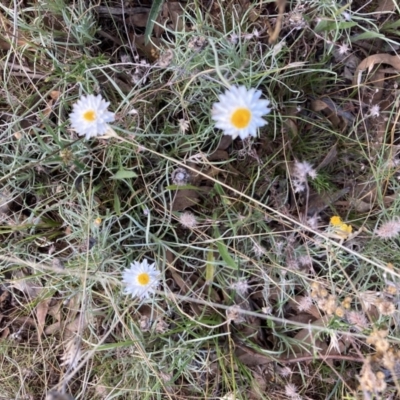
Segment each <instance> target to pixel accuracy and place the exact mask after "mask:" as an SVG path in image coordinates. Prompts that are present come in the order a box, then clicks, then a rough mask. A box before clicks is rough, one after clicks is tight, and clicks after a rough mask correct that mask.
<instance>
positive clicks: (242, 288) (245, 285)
mask: <svg viewBox="0 0 400 400" xmlns="http://www.w3.org/2000/svg"><path fill="white" fill-rule="evenodd" d="M230 288H231V289H233V290H236V292H237V293H238V294H240V295H241V296H245V295H246V294H247V293H248V291H249V289H250V285H249V281H248V280H247V279H241V280H239V281H237V282H233V283H232V284H231V285H230Z"/></svg>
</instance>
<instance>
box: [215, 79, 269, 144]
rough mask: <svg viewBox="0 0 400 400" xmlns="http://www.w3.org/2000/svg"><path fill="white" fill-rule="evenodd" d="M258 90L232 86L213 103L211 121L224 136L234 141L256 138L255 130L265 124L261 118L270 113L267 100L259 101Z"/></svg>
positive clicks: (259, 93)
mask: <svg viewBox="0 0 400 400" xmlns="http://www.w3.org/2000/svg"><path fill="white" fill-rule="evenodd" d="M261 95H262V93H261V91H260V90H255V89H250V90H247V89H246V88H245V87H244V86H232V87H231V88H230V89H228V90H226V91H225V93H224V94H221V95H219V96H218V99H219V102H218V103H214V105H213V109H212V119H213V120H214V121H215V122H216V124H215V126H216V127H217V128H219V129H222V130H223V131H224V134H225V135H230V136H232V138H233V139H236V138H237V137H238V136H240V138H241V139H246V138H247V137H249V136H257V129H258V128H261V127H262V126H264V125H266V124H267V121H265V120H264V119H263V118H262V116H264V115H267V114H269V113H270V112H271V109H270V108H268V105H269V103H270V101H269V100H261V99H260V97H261Z"/></svg>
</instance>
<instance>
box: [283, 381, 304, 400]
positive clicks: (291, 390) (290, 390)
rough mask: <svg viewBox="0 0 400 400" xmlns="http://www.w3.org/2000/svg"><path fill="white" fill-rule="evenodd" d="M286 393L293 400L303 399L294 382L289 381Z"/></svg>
mask: <svg viewBox="0 0 400 400" xmlns="http://www.w3.org/2000/svg"><path fill="white" fill-rule="evenodd" d="M285 394H286V396H287V397H288V398H289V399H291V400H299V399H301V397H300V395H299V394H298V389H297V386H296V385H294V384H293V383H288V384H286V385H285Z"/></svg>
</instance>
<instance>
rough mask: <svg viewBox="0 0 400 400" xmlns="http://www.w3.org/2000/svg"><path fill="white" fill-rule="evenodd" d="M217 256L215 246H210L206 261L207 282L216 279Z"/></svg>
mask: <svg viewBox="0 0 400 400" xmlns="http://www.w3.org/2000/svg"><path fill="white" fill-rule="evenodd" d="M214 262H215V258H214V247H213V245H211V246H210V248H209V249H208V253H207V262H206V282H207V283H211V282H212V281H213V280H214V271H215V265H214Z"/></svg>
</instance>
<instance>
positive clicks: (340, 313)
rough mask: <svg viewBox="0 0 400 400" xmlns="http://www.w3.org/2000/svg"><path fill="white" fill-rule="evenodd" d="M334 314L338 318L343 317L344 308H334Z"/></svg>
mask: <svg viewBox="0 0 400 400" xmlns="http://www.w3.org/2000/svg"><path fill="white" fill-rule="evenodd" d="M335 315H336V316H337V317H339V318H343V317H344V316H345V309H344V308H343V307H340V306H339V307H337V308H336V310H335Z"/></svg>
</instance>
